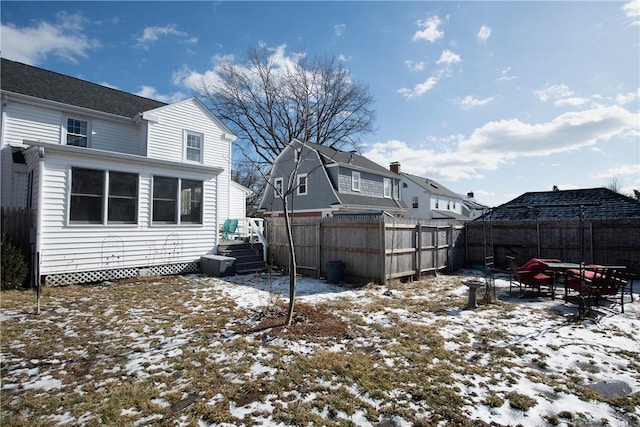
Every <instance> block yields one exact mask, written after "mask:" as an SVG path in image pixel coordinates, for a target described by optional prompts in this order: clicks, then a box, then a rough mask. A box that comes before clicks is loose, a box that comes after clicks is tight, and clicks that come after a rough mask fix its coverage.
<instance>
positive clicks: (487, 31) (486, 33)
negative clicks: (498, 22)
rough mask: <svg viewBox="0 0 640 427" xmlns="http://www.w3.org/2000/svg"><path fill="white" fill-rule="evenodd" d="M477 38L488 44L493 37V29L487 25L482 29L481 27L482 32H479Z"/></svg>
mask: <svg viewBox="0 0 640 427" xmlns="http://www.w3.org/2000/svg"><path fill="white" fill-rule="evenodd" d="M476 37H477V38H478V41H479V42H480V43H484V42H486V41H487V40H488V39H489V37H491V27H488V26H486V25H483V26H482V27H480V31H478V34H476Z"/></svg>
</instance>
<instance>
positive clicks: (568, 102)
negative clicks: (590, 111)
mask: <svg viewBox="0 0 640 427" xmlns="http://www.w3.org/2000/svg"><path fill="white" fill-rule="evenodd" d="M588 102H590V101H589V99H588V98H580V97H577V96H574V97H571V98H562V99H558V100H556V101H555V102H554V103H553V105H555V106H556V107H564V106H569V107H579V106H581V105H584V104H587V103H588Z"/></svg>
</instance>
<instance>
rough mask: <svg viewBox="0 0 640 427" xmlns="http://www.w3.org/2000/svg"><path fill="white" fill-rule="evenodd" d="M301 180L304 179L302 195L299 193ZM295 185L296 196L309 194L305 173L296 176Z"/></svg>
mask: <svg viewBox="0 0 640 427" xmlns="http://www.w3.org/2000/svg"><path fill="white" fill-rule="evenodd" d="M302 178H304V193H303V192H302V191H300V181H301V180H302ZM296 184H297V191H296V194H298V196H306V195H307V194H309V180H308V179H307V174H306V173H302V174H300V175H298V177H297V180H296Z"/></svg>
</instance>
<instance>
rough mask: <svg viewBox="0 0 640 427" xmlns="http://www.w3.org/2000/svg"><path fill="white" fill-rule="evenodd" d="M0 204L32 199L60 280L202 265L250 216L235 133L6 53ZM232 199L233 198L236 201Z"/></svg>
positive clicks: (45, 253)
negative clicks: (233, 224) (235, 168)
mask: <svg viewBox="0 0 640 427" xmlns="http://www.w3.org/2000/svg"><path fill="white" fill-rule="evenodd" d="M1 66H2V77H1V78H2V80H1V83H2V87H1V96H2V110H1V117H2V127H1V147H2V150H1V163H0V164H1V170H0V175H1V177H2V194H1V197H0V200H1V205H2V206H3V207H4V206H11V207H19V208H21V207H26V208H31V209H32V211H33V214H34V224H35V230H34V231H35V232H34V233H33V235H34V242H33V244H34V248H35V253H36V255H37V258H36V259H38V260H39V262H38V265H37V267H38V272H39V275H40V276H46V279H47V282H50V283H68V282H88V281H95V280H104V279H112V278H120V277H130V276H135V275H138V274H172V273H179V272H187V271H196V270H197V268H198V261H199V260H200V257H201V256H202V255H206V254H215V253H216V249H217V245H218V240H219V236H218V229H219V226H220V225H221V224H222V222H223V221H224V220H225V219H226V218H229V217H230V216H239V215H242V214H243V212H244V211H243V210H242V209H241V208H240V209H238V207H239V206H242V205H243V204H242V202H241V201H240V200H239V199H240V198H241V197H237V196H238V194H244V193H243V192H242V191H239V192H238V191H234V190H233V189H234V185H233V184H232V183H231V171H230V167H231V160H230V159H231V146H232V141H233V140H234V139H235V136H234V135H233V134H231V132H230V131H229V129H228V128H227V127H226V126H224V124H222V123H221V122H220V121H219V120H218V119H217V118H216V117H214V116H213V115H212V114H211V112H210V111H209V110H208V109H207V108H206V107H205V106H204V105H203V104H202V103H201V102H200V101H198V100H197V99H195V98H190V99H186V100H183V101H180V102H176V103H172V104H165V103H163V102H159V101H154V100H151V99H147V98H143V97H140V96H136V95H133V94H130V93H126V92H122V91H119V90H115V89H111V88H108V87H105V86H101V85H97V84H94V83H90V82H87V81H83V80H79V79H76V78H73V77H69V76H65V75H62V74H58V73H54V72H51V71H47V70H44V69H40V68H36V67H32V66H29V65H25V64H21V63H18V62H14V61H9V60H6V59H2V64H1ZM232 198H233V200H231V199H232Z"/></svg>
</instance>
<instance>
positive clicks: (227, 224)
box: [220, 219, 240, 240]
mask: <svg viewBox="0 0 640 427" xmlns="http://www.w3.org/2000/svg"><path fill="white" fill-rule="evenodd" d="M220 231H221V232H222V240H231V236H234V235H235V236H237V237H238V238H240V232H239V231H238V220H237V219H226V220H225V221H224V224H222V230H220Z"/></svg>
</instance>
